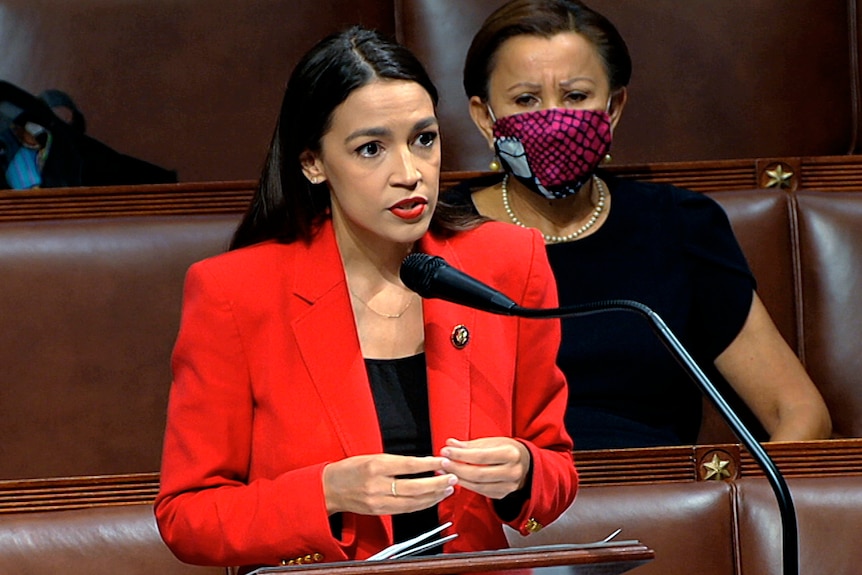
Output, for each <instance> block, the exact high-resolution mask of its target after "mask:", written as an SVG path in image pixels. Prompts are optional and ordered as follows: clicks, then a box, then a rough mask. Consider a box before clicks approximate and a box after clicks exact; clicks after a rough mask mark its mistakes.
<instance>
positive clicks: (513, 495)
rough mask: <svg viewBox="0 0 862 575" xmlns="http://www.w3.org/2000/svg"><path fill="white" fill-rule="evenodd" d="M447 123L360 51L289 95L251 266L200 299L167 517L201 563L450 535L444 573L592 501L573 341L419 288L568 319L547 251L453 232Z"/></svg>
mask: <svg viewBox="0 0 862 575" xmlns="http://www.w3.org/2000/svg"><path fill="white" fill-rule="evenodd" d="M436 103H437V92H436V89H435V88H434V85H433V84H432V83H431V81H430V80H429V79H428V76H427V75H426V73H425V71H424V69H423V68H422V66H421V64H420V63H419V62H418V61H417V60H416V59H415V58H414V57H413V55H412V54H411V53H410V52H408V51H407V50H406V49H405V48H403V47H401V46H400V45H398V44H395V43H392V42H390V41H388V40H386V39H384V38H382V37H381V36H380V35H378V34H376V33H374V32H372V31H369V30H364V29H362V28H353V29H350V30H347V31H345V32H343V33H341V34H337V35H335V36H332V37H330V38H327V39H325V40H323V41H322V42H321V43H319V44H318V45H317V46H315V47H314V48H313V49H312V50H311V51H310V52H309V53H308V54H307V55H306V56H305V57H304V58H303V59H302V61H300V63H299V64H298V65H297V67H296V69H295V70H294V72H293V74H292V75H291V78H290V80H289V82H288V85H287V90H286V92H285V95H284V100H283V102H282V106H281V113H280V116H279V120H278V123H277V127H276V130H275V135H274V136H273V140H272V144H271V146H270V150H269V156H268V158H267V162H266V165H265V167H264V170H263V173H262V175H261V179H260V186H259V189H258V191H257V192H256V194H255V196H254V198H253V200H252V204H251V207H250V209H249V211H248V213H247V214H246V216H245V218H244V219H243V220H242V222H241V223H240V226H239V228H238V230H237V232H236V234H235V236H234V240H233V244H232V246H231V247H232V249H231V251H229V252H228V253H226V254H222V255H219V256H216V257H213V258H210V259H208V260H205V261H202V262H199V263H197V264H195V265H194V266H192V267H191V269H190V270H189V273H188V276H187V279H186V286H185V292H184V299H183V311H182V319H181V322H180V331H179V335H178V338H177V343H176V346H175V348H174V353H173V361H172V368H173V384H172V386H171V394H170V402H169V407H168V420H167V429H166V432H165V441H164V451H163V457H162V469H161V485H160V492H159V495H158V497H157V499H156V502H155V512H156V518H157V520H158V525H159V529H160V531H161V533H162V536H163V537H164V539H165V541H166V543H167V544H168V546H169V547H170V548H171V549H172V550H173V551H174V552H175V553H176V554H177V556H178V557H180V558H181V559H182V560H184V561H186V562H189V563H196V564H205V565H223V566H236V565H241V566H244V568H245V570H248V569H250V568H251V567H253V566H257V565H273V564H279V563H304V562H318V561H321V562H332V561H342V560H346V559H366V558H368V557H369V556H371V555H373V554H375V553H377V552H379V551H380V550H381V549H383V548H385V547H386V546H388V545H391V544H392V543H393V542H394V541H398V542H401V541H404V540H407V539H409V538H411V537H413V536H415V535H417V534H418V533H420V532H424V531H427V530H429V529H431V528H434V527H436V526H437V525H439V524H443V523H446V522H450V521H451V522H452V527H451V529H448V530H447V531H446V533H445V534H446V535H457V537H456V538H455V539H453V540H451V541H449V542H448V543H446V545H445V547H444V548H443V551H445V552H457V551H478V550H484V549H499V548H503V547H507V541H506V537H505V535H504V531H503V525H504V524H505V525H509V526H510V527H512V528H513V529H516V530H518V531H519V532H520V533H521V534H523V535H527V534H529V533H531V532H533V531H536V530H538V529H539V528H540V527H541V526H542V525H543V524H547V523H550V522H551V521H553V520H554V519H556V517H557V516H558V515H559V514H560V513H562V512H563V511H564V510H565V509H566V507H567V506H568V505H569V504H570V503H571V501H572V499H573V498H574V496H575V492H576V490H577V473H576V471H575V468H574V465H573V463H572V453H571V450H572V442H571V439H570V438H569V436H568V435H567V434H566V432H565V429H564V427H563V413H564V410H565V401H566V389H565V380H564V379H563V376H562V374H561V372H560V371H559V369H557V367H556V365H555V355H556V350H557V347H558V345H559V337H560V335H559V326H558V324H553V323H551V324H549V323H546V322H542V321H537V320H520V319H516V318H511V317H504V316H498V315H493V314H488V313H481V312H477V311H475V310H471V309H469V308H465V307H462V306H459V305H455V304H451V303H448V302H445V301H442V300H428V301H422V300H420V299H419V297H418V296H417V295H416V294H415V293H413V292H411V291H409V290H408V289H407V288H405V286H404V285H403V283H402V282H401V280H400V279H399V269H400V266H401V262H402V260H403V258H404V257H405V256H406V255H407V254H409V253H410V252H412V251H421V252H426V253H429V254H432V255H439V256H442V257H443V258H445V259H446V260H448V261H449V262H451V263H452V264H453V265H456V266H458V267H462V268H463V269H465V270H467V271H468V273H470V274H475V275H476V276H477V277H478V278H480V279H481V280H482V281H484V282H487V283H489V284H491V285H495V286H497V287H499V288H500V289H502V290H504V291H507V292H508V293H517V294H520V296H519V300H521V301H519V303H521V304H523V305H527V306H547V305H550V306H553V305H556V303H557V297H556V290H555V288H554V278H553V275H552V273H551V270H550V267H549V266H548V262H547V258H546V256H545V251H544V246H543V243H542V241H541V237H540V236H539V234H538V233H537V232H535V231H527V230H516V229H514V228H512V227H511V226H504V225H501V224H498V223H495V222H488V223H482V224H481V225H479V221H478V218H475V217H473V218H457V217H453V215H452V214H451V213H447V212H446V211H444V210H436V209H435V207H436V205H437V195H438V182H439V171H440V140H439V127H438V122H437V115H436ZM494 248H497V249H506V250H507V251H510V252H513V253H517V254H518V257H519V259H520V261H519V263H518V264H515V265H513V264H511V263H509V262H493V263H489V262H488V261H487V258H486V255H485V254H486V253H487V250H489V249H494ZM501 358H506V360H501ZM439 551H440V550H439V549H436V548H435V549H432V550H431V551H430V552H432V553H436V552H439Z"/></svg>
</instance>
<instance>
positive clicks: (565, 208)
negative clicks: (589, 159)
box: [473, 176, 610, 238]
mask: <svg viewBox="0 0 862 575" xmlns="http://www.w3.org/2000/svg"><path fill="white" fill-rule="evenodd" d="M601 185H602V186H603V187H604V189H605V194H604V197H603V198H602V199H603V201H604V206H603V208H602V209H601V212H599V213H598V215H597V219H596V221H595V222H594V223H592V224H590V225H589V226H588V229H587V230H585V231H584V232H583V233H579V234H576V235H577V237H585V236H587V235H590V234H591V233H593V232H595V231H596V230H597V229H599V228H600V227H601V225H602V224H603V223H604V221H605V220H606V219H607V214H608V212H609V208H610V195H609V194H608V193H607V191H606V190H607V186H606V185H604V184H601ZM505 186H506V188H505V194H504V189H503V183H500V184H498V185H496V186H494V187H491V188H487V189H485V190H481V191H480V192H477V193H475V194H473V202H474V204H475V205H476V208H477V209H478V210H479V213H481V214H482V215H484V216H487V217H490V218H492V219H495V220H498V221H502V222H509V223H517V224H518V225H522V226H524V227H528V228H536V229H538V230H539V231H541V232H542V234H544V235H545V237H546V238H547V237H565V236H568V235H570V234H572V232H574V231H576V230H579V229H580V228H582V227H583V226H584V224H585V223H586V222H589V221H590V218H592V217H594V216H596V211H597V209H596V208H597V206H598V204H599V201H600V196H601V195H602V194H600V191H599V190H598V189H597V188H598V186H597V185H596V178H591V179H590V180H589V181H588V182H587V183H585V184H584V185H583V187H582V188H581V189H580V190H579V191H578V192H577V193H575V194H572V195H571V196H568V197H566V198H560V199H553V200H552V199H548V198H545V197H544V196H541V195H539V194H537V193H535V192H533V191H531V190H529V189H528V188H527V187H526V186H524V185H523V184H521V183H520V182H519V181H518V180H517V178H513V177H511V176H507V177H506V179H505Z"/></svg>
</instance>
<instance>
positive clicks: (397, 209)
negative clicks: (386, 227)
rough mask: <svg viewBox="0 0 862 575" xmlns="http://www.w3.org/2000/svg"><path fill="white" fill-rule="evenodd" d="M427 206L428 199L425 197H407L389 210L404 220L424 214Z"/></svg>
mask: <svg viewBox="0 0 862 575" xmlns="http://www.w3.org/2000/svg"><path fill="white" fill-rule="evenodd" d="M427 208H428V200H426V199H425V198H407V199H404V200H401V201H400V202H398V203H397V204H395V205H394V206H392V207H391V208H389V211H390V212H392V213H393V214H395V215H396V216H398V217H399V218H401V219H402V220H415V219H416V218H418V217H420V216H421V215H422V214H424V213H425V210H426V209H427Z"/></svg>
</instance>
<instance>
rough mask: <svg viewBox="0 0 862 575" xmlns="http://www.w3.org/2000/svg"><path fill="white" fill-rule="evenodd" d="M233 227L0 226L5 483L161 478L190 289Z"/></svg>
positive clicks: (215, 222)
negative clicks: (199, 264)
mask: <svg viewBox="0 0 862 575" xmlns="http://www.w3.org/2000/svg"><path fill="white" fill-rule="evenodd" d="M237 221H238V216H237V215H226V216H176V217H144V218H105V219H93V220H65V221H64V220H59V221H49V222H33V223H6V224H3V225H2V226H0V238H2V239H0V269H2V270H3V272H2V281H1V282H0V317H2V318H3V319H2V323H3V330H2V331H0V334H2V335H0V364H2V365H3V368H2V370H0V388H2V392H0V393H2V404H3V411H4V417H2V418H0V437H2V438H3V441H2V444H0V477H3V478H25V477H48V476H62V475H90V474H100V473H126V472H135V471H155V470H158V468H159V461H160V457H161V444H162V435H163V433H164V422H165V412H166V409H167V392H168V388H169V386H170V381H171V373H170V362H169V358H170V352H171V349H172V347H173V340H174V338H175V337H176V332H177V329H178V327H179V312H180V304H181V297H182V282H183V277H184V275H185V271H186V269H187V268H188V266H189V265H190V264H191V263H192V262H194V261H197V260H199V259H202V258H204V257H206V256H209V255H213V254H215V253H218V252H221V251H223V250H224V249H225V247H226V246H227V242H228V239H229V238H230V234H231V233H232V231H233V227H234V226H235V225H236V223H237Z"/></svg>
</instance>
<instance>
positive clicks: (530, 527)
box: [524, 517, 545, 533]
mask: <svg viewBox="0 0 862 575" xmlns="http://www.w3.org/2000/svg"><path fill="white" fill-rule="evenodd" d="M544 527H545V526H544V525H542V524H541V523H539V522H538V521H536V520H535V519H534V518H533V517H530V518H529V519H528V520H527V522H526V523H525V524H524V529H526V530H527V531H528V532H529V533H538V532H539V531H541V530H542V529H543V528H544Z"/></svg>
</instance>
